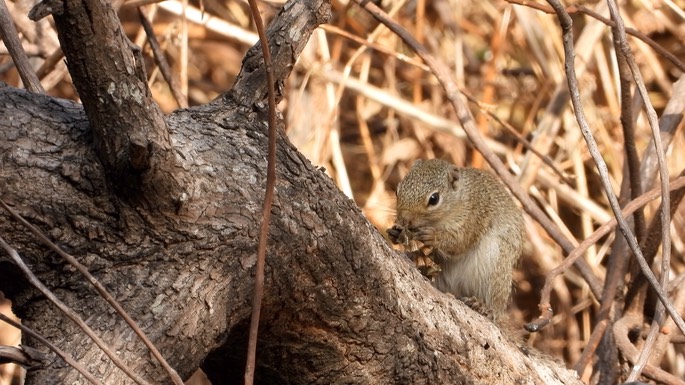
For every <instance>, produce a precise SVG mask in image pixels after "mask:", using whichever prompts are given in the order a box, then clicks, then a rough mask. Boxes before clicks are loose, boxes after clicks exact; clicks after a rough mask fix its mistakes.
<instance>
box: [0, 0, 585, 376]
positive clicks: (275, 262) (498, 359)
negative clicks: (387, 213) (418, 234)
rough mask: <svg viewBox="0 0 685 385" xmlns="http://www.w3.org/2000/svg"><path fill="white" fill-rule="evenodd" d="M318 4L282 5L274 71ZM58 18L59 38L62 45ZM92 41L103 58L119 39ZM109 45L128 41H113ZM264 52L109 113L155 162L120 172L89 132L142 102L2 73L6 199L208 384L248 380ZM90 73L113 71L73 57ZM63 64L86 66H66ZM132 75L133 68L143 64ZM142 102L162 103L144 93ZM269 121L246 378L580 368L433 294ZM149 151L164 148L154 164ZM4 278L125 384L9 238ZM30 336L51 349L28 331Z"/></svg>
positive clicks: (24, 310) (1, 268) (72, 300)
mask: <svg viewBox="0 0 685 385" xmlns="http://www.w3.org/2000/svg"><path fill="white" fill-rule="evenodd" d="M87 1H88V3H87V4H86V2H85V1H84V2H79V1H78V0H67V2H65V4H66V5H65V11H64V13H63V14H62V15H58V16H56V18H65V19H62V20H60V21H59V22H58V24H60V23H63V24H64V25H69V23H70V22H71V21H70V20H69V19H68V17H69V12H71V11H72V10H74V9H76V8H77V7H79V6H83V7H86V8H87V7H94V6H95V7H97V6H98V3H95V1H96V0H87ZM79 4H81V5H79ZM100 5H102V4H100ZM328 12H330V10H329V4H328V3H327V2H325V1H321V0H319V1H315V0H312V1H292V2H290V3H288V4H286V5H285V6H284V8H283V11H282V13H281V14H280V15H279V16H278V18H277V19H276V20H275V21H274V22H273V23H272V25H271V26H270V29H269V31H270V32H269V36H270V45H271V47H272V51H273V52H274V58H275V59H274V62H275V63H276V65H275V73H276V79H278V80H277V81H278V82H279V84H280V83H281V82H282V81H283V80H284V79H285V78H286V77H287V75H288V73H289V72H290V69H291V68H292V66H293V65H294V61H295V60H296V57H297V54H298V53H299V52H300V51H301V49H302V48H303V47H304V44H306V41H307V39H308V37H309V35H310V33H311V31H312V30H313V29H314V28H316V26H317V25H318V24H320V23H322V22H325V20H326V19H327V17H328ZM89 15H90V17H93V18H95V17H109V18H112V17H115V15H114V13H112V12H99V13H98V12H90V13H89ZM96 21H97V20H95V21H93V24H96ZM98 25H100V24H98ZM63 32H64V34H63V35H62V36H61V37H60V39H61V41H62V44H63V47H69V44H67V43H66V42H65V41H66V40H68V39H70V37H69V36H68V33H67V32H66V31H63ZM72 32H74V31H71V30H70V33H72ZM100 48H102V49H103V51H102V52H103V53H102V54H103V55H110V54H111V53H108V52H109V51H107V50H111V49H112V47H111V46H110V47H100ZM64 49H67V48H64ZM119 49H122V50H123V49H130V47H127V46H126V45H125V44H123V43H122V45H120V46H119ZM260 54H261V50H260V49H259V48H258V47H256V48H254V47H253V49H251V50H250V52H249V53H248V55H247V57H246V59H245V60H244V67H243V70H242V71H241V75H240V77H239V79H238V80H237V81H236V86H235V87H234V88H233V89H232V90H231V91H229V92H228V93H226V94H225V95H223V96H222V97H220V98H218V99H217V100H215V101H214V102H212V103H210V104H208V105H205V106H199V107H194V108H190V109H187V110H179V111H177V112H176V113H173V114H171V115H170V116H166V117H162V120H163V122H160V121H158V120H155V119H157V118H154V119H152V120H150V121H149V122H151V123H149V125H148V126H146V127H144V128H141V129H140V130H136V129H135V127H134V128H131V127H124V128H122V125H125V124H126V123H125V122H128V121H129V120H128V119H135V117H132V116H123V117H121V118H117V119H120V120H118V122H119V123H116V122H115V123H113V124H112V126H111V127H110V126H108V127H106V129H107V130H114V133H113V134H112V135H120V132H121V131H117V130H122V129H131V130H132V131H131V132H132V133H133V134H134V135H140V138H139V139H140V140H141V141H142V142H143V143H145V142H146V141H147V142H148V143H152V145H150V146H147V149H148V150H149V152H150V153H149V155H150V157H149V159H153V161H151V162H150V163H149V168H148V169H145V170H137V169H135V167H134V168H133V169H134V170H133V171H131V170H132V169H131V167H129V164H128V163H127V162H130V161H131V158H132V156H131V154H130V153H126V151H124V152H125V154H124V155H121V154H120V153H116V154H114V155H116V156H114V157H111V156H110V155H112V154H111V153H107V151H108V150H107V149H106V147H107V146H99V145H97V143H98V140H100V139H102V138H100V139H98V137H97V135H101V134H102V133H103V132H106V130H105V131H103V129H102V126H103V125H104V126H107V124H109V121H108V120H107V119H105V120H104V121H103V117H102V116H99V117H98V114H100V113H107V114H111V113H114V114H115V115H116V114H118V115H126V114H134V113H135V111H134V109H130V108H128V107H126V105H127V104H126V102H122V103H118V104H117V103H114V104H113V105H112V106H109V108H111V109H112V110H111V111H105V112H103V111H100V110H98V109H97V108H94V109H93V110H88V108H85V109H84V107H83V106H82V105H80V104H77V103H73V102H70V101H65V100H60V99H56V98H51V97H48V96H44V95H36V94H30V93H27V92H25V91H22V90H17V89H13V88H11V87H8V86H4V85H3V86H0V116H4V117H7V119H0V151H1V153H0V197H2V199H3V200H5V201H6V202H7V203H8V204H10V205H11V206H12V207H14V209H15V210H17V211H18V212H19V213H20V214H21V215H23V216H24V217H25V218H27V219H28V220H29V221H30V222H31V223H33V224H35V225H36V226H38V227H39V228H40V229H41V230H42V231H44V232H45V233H46V234H47V235H48V236H49V237H50V238H51V239H52V240H53V241H54V242H55V243H57V244H58V245H59V246H61V247H62V248H64V250H66V251H67V252H69V253H71V254H72V255H74V256H75V257H77V258H78V259H79V260H81V261H82V263H84V264H85V265H87V266H88V268H89V269H90V271H91V272H92V273H93V274H94V275H95V276H96V277H97V279H99V280H100V281H101V282H102V283H103V284H104V285H105V286H106V287H107V288H108V289H109V290H111V291H112V292H113V294H114V295H115V297H116V298H117V299H118V300H119V301H121V303H122V304H123V306H124V308H125V309H127V311H129V312H130V314H131V315H132V316H133V318H134V319H135V320H136V321H137V322H138V323H139V324H140V326H141V327H142V328H143V330H144V331H145V332H146V333H147V335H148V336H149V337H150V338H151V339H152V340H153V341H154V343H155V345H156V346H157V347H158V348H159V349H160V351H161V352H162V354H163V355H164V356H165V357H166V358H167V359H168V360H169V362H170V364H171V365H172V366H173V367H174V368H176V369H177V371H178V372H179V374H180V375H181V376H182V377H184V378H187V377H188V376H190V374H192V373H193V372H194V371H195V370H196V369H197V368H198V367H202V368H203V369H204V370H205V372H206V373H207V374H208V376H209V377H210V379H211V380H212V381H213V383H214V384H233V383H242V370H243V368H244V355H245V350H246V336H247V326H248V324H249V315H250V305H251V299H252V298H251V297H252V284H253V274H254V264H255V259H256V245H257V236H258V229H259V220H260V218H261V215H260V210H261V205H262V199H263V196H264V187H263V186H264V184H265V170H266V163H265V159H266V147H267V146H266V143H267V137H266V132H267V130H266V115H267V114H266V111H265V110H264V107H265V106H266V102H265V101H264V97H265V95H266V84H265V76H264V68H263V66H260V65H259V63H260V60H261V56H260ZM67 57H69V55H67ZM81 64H82V63H81ZM88 69H90V71H91V72H92V71H94V70H102V71H106V69H101V68H99V69H93V68H92V67H87V66H86V67H84V68H83V69H82V70H84V71H87V70H88ZM70 71H72V77H74V78H75V79H76V78H77V77H78V76H79V69H78V68H75V66H70ZM124 72H125V71H124ZM100 75H102V76H104V77H106V76H107V73H106V72H105V73H103V74H100ZM100 75H98V76H100ZM129 75H130V78H129V79H128V81H131V82H132V84H137V83H136V82H137V80H136V79H139V78H138V77H139V76H140V73H137V72H135V71H134V72H132V73H130V74H129ZM122 81H124V80H122ZM84 83H85V84H84ZM95 83H97V81H95ZM75 84H77V87H78V90H79V92H82V89H90V90H91V91H92V92H93V94H92V95H91V96H90V97H89V99H91V98H98V97H99V95H100V93H102V92H104V93H108V92H110V93H111V89H109V88H107V87H104V88H98V86H97V84H90V83H89V80H88V79H86V78H80V81H75ZM79 84H81V86H79ZM89 87H90V88H89ZM133 94H135V95H140V94H138V93H133ZM135 95H134V96H135ZM129 96H130V95H129ZM123 97H124V98H126V97H128V96H123ZM140 100H143V102H144V103H153V102H152V101H151V100H149V99H146V98H143V99H140ZM149 107H150V109H151V110H152V112H151V116H153V117H154V116H156V112H155V109H156V106H154V105H152V104H151V105H150V106H149ZM103 122H104V123H103ZM122 122H123V123H122ZM160 130H161V131H160ZM160 132H161V134H160ZM279 132H282V130H281V131H279ZM279 135H281V136H279V138H278V150H277V174H278V179H277V184H276V196H275V201H274V207H273V211H272V214H273V216H272V224H271V227H270V234H269V236H270V238H269V246H268V251H267V266H266V286H265V301H264V304H263V311H262V320H261V329H260V335H259V336H260V338H259V345H258V351H257V365H258V367H257V378H256V382H257V383H261V384H269V383H278V384H312V383H314V384H493V383H494V384H555V383H565V384H575V383H579V381H578V380H577V379H576V378H575V375H573V374H572V373H571V372H570V371H567V370H566V369H564V368H563V367H561V365H559V364H558V363H554V362H552V361H550V360H549V359H546V358H544V357H540V356H537V355H527V354H524V353H522V352H521V351H520V350H519V348H518V347H517V345H516V344H515V343H512V342H511V341H510V340H509V339H508V338H507V337H506V335H505V333H503V332H502V331H500V330H499V329H498V328H497V327H495V326H494V325H493V324H492V323H490V322H489V321H487V320H486V319H484V318H483V317H481V316H479V315H477V314H475V313H473V312H472V311H471V310H469V309H467V308H465V307H464V306H463V305H462V304H461V303H460V302H458V301H457V300H455V299H454V298H453V297H450V296H448V295H446V294H443V293H439V292H438V291H436V290H435V289H434V288H433V287H432V286H431V285H430V284H429V283H428V282H427V281H426V280H425V279H424V278H423V277H422V276H421V275H420V274H419V273H418V271H417V270H416V269H415V268H414V266H412V265H411V264H410V263H409V262H408V261H407V260H405V259H404V258H403V257H402V256H400V255H398V254H397V253H396V252H394V251H393V250H392V249H391V248H390V247H389V246H388V244H387V243H386V242H385V240H384V239H383V237H382V236H381V235H380V234H379V232H378V231H377V230H376V229H374V228H373V227H372V226H371V225H370V224H369V223H368V222H367V221H366V220H365V219H364V218H363V216H362V215H361V212H360V210H359V209H358V208H357V207H356V206H355V204H354V203H353V202H352V201H351V200H349V199H347V198H346V197H345V196H344V195H343V194H342V193H341V192H340V191H339V190H338V189H337V188H336V186H335V185H334V184H333V183H332V181H331V180H330V179H329V178H328V177H327V176H326V175H325V174H324V173H323V172H322V171H321V170H319V169H317V168H316V167H314V166H312V165H311V164H310V162H309V161H308V160H307V159H305V158H304V157H303V156H302V155H301V154H300V153H299V152H298V151H297V150H296V149H295V148H294V147H293V146H292V145H291V144H290V143H289V141H288V140H287V138H286V137H285V136H282V134H279ZM159 138H162V139H159ZM165 138H166V139H165ZM159 143H162V144H159ZM164 143H167V144H164ZM134 144H135V143H134ZM165 146H166V147H165ZM115 147H116V146H115ZM124 147H126V144H125V145H124ZM134 147H135V146H134ZM117 148H119V149H120V147H117ZM129 149H130V147H129ZM103 152H104V153H105V154H103ZM159 154H161V155H159ZM169 154H171V155H169ZM158 155H159V157H158V159H162V160H161V161H154V158H155V156H158ZM118 156H119V157H118ZM112 159H114V161H112ZM122 159H123V161H122ZM122 162H123V163H122ZM122 165H123V166H122ZM117 167H121V168H120V169H118V171H116V172H114V171H113V170H112V168H117ZM122 170H123V171H122ZM122 173H123V174H122ZM146 173H153V174H154V175H153V177H150V175H152V174H146ZM122 175H123V177H122ZM131 175H133V176H134V177H132V178H131V177H130V176H131ZM122 178H123V179H122ZM165 178H167V179H169V180H164V179H165ZM122 185H123V186H122ZM160 185H161V186H162V187H160ZM180 196H182V197H183V198H182V199H180V198H179V197H180ZM0 235H2V237H4V238H5V239H6V240H7V241H8V242H9V243H10V244H11V245H12V246H13V247H15V248H16V249H17V250H18V251H19V253H20V254H21V255H22V257H23V258H25V260H26V261H27V262H28V264H29V265H30V266H31V267H32V269H33V271H34V272H35V273H36V274H37V275H38V276H39V278H40V279H41V280H42V281H43V282H44V283H45V284H46V285H47V286H48V287H49V288H51V290H53V291H54V292H55V293H56V294H57V295H58V296H59V297H60V298H61V299H62V300H63V301H64V302H65V303H67V304H68V305H69V306H70V307H72V308H73V309H74V310H76V311H77V312H78V313H79V314H80V315H81V316H82V317H83V318H84V319H86V320H87V322H88V324H89V325H91V326H92V327H93V328H94V329H95V330H96V331H97V332H99V333H100V334H101V336H102V337H103V339H105V341H107V342H108V344H110V345H111V346H112V347H113V348H114V350H115V351H117V352H118V353H119V354H120V356H121V357H122V358H123V359H124V360H125V361H126V362H127V363H128V364H129V365H131V366H132V367H133V368H134V369H135V370H136V371H137V372H138V373H140V375H141V376H143V377H144V378H146V379H148V380H149V381H150V382H151V383H153V384H157V383H168V380H167V379H166V377H165V375H164V373H163V372H162V371H161V369H160V367H159V365H157V364H156V362H155V361H153V360H152V359H150V354H149V353H148V352H147V351H146V349H145V347H144V346H143V345H142V343H140V342H139V341H138V339H137V338H136V337H135V335H134V333H133V332H131V331H130V329H129V328H128V327H127V325H126V324H125V323H124V322H123V321H122V320H121V319H119V318H118V317H117V316H115V315H114V314H113V312H112V311H111V310H110V309H109V308H108V306H107V305H106V304H105V302H104V301H103V300H102V299H101V298H99V297H98V296H97V294H95V292H94V291H93V290H92V289H91V288H90V286H89V285H88V284H87V283H86V282H85V280H84V279H83V278H82V277H80V276H78V275H76V274H75V273H74V270H73V269H72V268H70V267H68V266H66V265H65V263H64V262H63V261H61V260H60V259H59V258H58V257H57V256H56V255H54V254H53V253H51V252H49V251H48V250H47V248H46V247H44V246H43V245H41V244H39V242H38V241H37V240H36V239H35V238H34V237H32V236H31V235H30V233H29V232H28V231H27V230H26V229H25V228H22V227H21V226H20V225H19V224H18V223H16V222H15V221H14V220H12V219H11V218H10V217H9V215H8V213H6V212H4V211H0ZM0 290H2V291H3V292H4V293H5V294H6V295H7V296H8V297H9V298H11V299H12V300H13V301H14V309H15V311H16V312H17V313H18V315H19V316H20V317H21V318H22V319H23V321H24V323H25V324H26V325H27V326H29V327H32V328H34V329H35V330H37V331H38V332H39V333H41V334H42V335H43V336H45V337H46V338H47V339H49V340H50V341H52V342H53V343H55V344H57V345H58V346H60V347H61V348H62V349H63V350H65V351H67V352H69V353H70V354H72V355H74V356H75V358H76V359H78V360H79V361H80V362H82V363H83V364H84V365H85V366H86V367H87V368H88V369H89V370H90V371H91V372H92V373H95V374H96V375H97V376H98V377H100V378H101V379H102V380H103V381H104V382H105V383H111V384H128V383H132V381H131V380H130V379H127V378H126V376H125V375H124V374H123V373H122V372H121V371H120V370H119V369H117V368H116V367H115V366H114V365H113V364H111V362H110V361H109V360H108V359H107V358H106V357H105V356H104V354H103V353H102V352H101V351H100V350H99V349H98V348H97V347H96V346H95V345H94V344H93V343H92V342H91V341H90V340H89V339H88V338H87V337H85V336H84V334H83V333H82V332H81V331H80V330H79V329H77V328H76V327H75V326H74V325H73V324H72V323H71V322H69V321H68V320H66V318H65V317H64V316H63V315H62V314H60V313H59V312H58V311H57V310H56V309H55V307H54V306H52V305H51V304H50V303H48V302H47V301H46V299H45V298H44V297H43V296H42V295H40V294H39V293H37V291H35V290H34V289H32V288H31V287H29V285H28V284H27V282H26V280H25V279H24V278H23V277H21V275H20V274H19V273H18V270H17V269H16V268H15V267H14V266H13V265H12V264H11V263H10V262H9V260H8V258H7V256H6V255H5V254H4V252H3V253H0ZM24 343H25V344H28V345H30V346H33V347H36V348H39V349H41V350H43V351H45V350H46V349H45V348H44V347H42V346H39V345H37V344H36V341H32V340H31V339H25V340H24ZM51 357H54V356H51ZM83 381H84V380H83V379H82V378H80V376H79V375H78V374H77V373H76V371H75V370H73V369H71V368H70V367H68V366H66V365H65V364H64V363H63V362H62V361H61V360H59V359H56V358H55V359H50V360H48V361H46V362H45V363H44V365H43V366H42V367H39V368H35V369H32V370H29V372H28V377H27V381H26V383H27V384H56V383H70V384H71V383H83Z"/></svg>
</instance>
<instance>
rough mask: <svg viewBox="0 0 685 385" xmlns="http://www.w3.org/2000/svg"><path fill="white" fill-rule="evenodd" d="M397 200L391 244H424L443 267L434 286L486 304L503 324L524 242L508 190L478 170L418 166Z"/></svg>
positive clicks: (425, 162)
mask: <svg viewBox="0 0 685 385" xmlns="http://www.w3.org/2000/svg"><path fill="white" fill-rule="evenodd" d="M396 194H397V219H396V221H395V224H394V225H393V227H391V228H390V229H388V230H387V233H388V236H389V238H390V240H391V241H392V242H393V243H395V244H404V245H405V246H408V245H409V243H410V242H411V241H418V242H420V243H422V244H423V247H422V249H423V250H426V249H427V250H429V254H428V257H429V258H431V259H432V260H433V261H434V262H435V263H437V264H438V265H439V268H440V271H439V272H438V273H437V274H436V276H435V278H434V280H433V284H434V286H435V287H436V288H437V289H438V290H440V291H443V292H446V293H451V294H453V295H454V296H455V297H457V298H459V299H462V300H464V302H465V303H467V304H468V305H469V306H471V307H472V308H474V309H476V310H479V309H478V308H477V307H478V306H479V305H484V306H485V309H480V310H485V312H486V314H487V315H489V316H490V318H491V319H492V320H494V321H497V320H498V319H500V317H501V316H502V315H503V314H504V313H505V311H506V308H507V304H508V302H509V296H510V294H511V289H512V280H513V277H512V275H513V269H514V266H515V265H516V264H517V262H518V260H519V258H520V256H521V254H522V251H523V243H524V225H523V217H522V215H521V211H520V209H519V208H518V207H517V206H516V204H515V203H514V201H513V199H512V197H511V196H510V195H509V193H508V192H507V191H506V189H505V188H504V186H503V185H502V184H501V183H500V182H499V181H498V180H497V179H496V178H495V177H494V176H492V175H491V174H488V173H486V172H484V171H481V170H478V169H474V168H458V167H456V166H454V165H452V164H450V163H448V162H446V161H443V160H438V159H432V160H417V161H416V162H415V163H414V165H413V166H412V168H411V170H409V173H408V174H407V176H406V177H405V178H404V179H403V180H402V181H401V182H400V183H399V185H398V186H397V191H396ZM419 252H420V251H419ZM415 253H416V252H415ZM411 255H412V254H411V253H410V256H411ZM474 300H475V301H474ZM481 313H482V311H481Z"/></svg>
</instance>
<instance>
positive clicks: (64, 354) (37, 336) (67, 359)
mask: <svg viewBox="0 0 685 385" xmlns="http://www.w3.org/2000/svg"><path fill="white" fill-rule="evenodd" d="M0 244H2V247H3V248H5V246H7V247H9V245H7V244H6V243H5V240H4V239H2V238H1V237H0ZM5 250H7V249H5ZM0 320H2V321H4V322H7V323H8V324H10V325H12V326H13V327H15V328H17V329H19V330H21V332H22V333H24V334H25V335H27V336H30V337H31V338H35V339H36V340H37V341H39V342H40V343H41V344H43V345H45V346H47V347H48V349H50V350H52V351H53V352H55V354H57V355H58V356H60V357H61V358H62V359H63V360H64V362H66V363H67V364H69V365H70V366H71V367H72V368H74V369H76V370H77V371H78V372H79V373H81V375H82V376H83V377H85V378H86V380H88V381H89V382H90V383H91V384H95V385H104V384H103V383H102V382H101V381H100V380H98V379H97V378H96V377H95V376H93V375H92V374H90V372H88V370H86V368H84V367H83V365H81V364H79V363H78V362H76V360H74V358H72V357H71V355H69V353H67V352H65V351H63V350H62V349H60V348H58V347H57V346H55V345H53V344H52V343H51V342H50V341H48V340H46V339H45V338H43V336H41V335H40V334H38V333H36V332H34V331H33V330H31V328H28V327H26V326H24V325H22V324H20V323H18V322H15V321H14V320H13V319H11V318H10V317H8V316H6V315H4V314H2V313H0Z"/></svg>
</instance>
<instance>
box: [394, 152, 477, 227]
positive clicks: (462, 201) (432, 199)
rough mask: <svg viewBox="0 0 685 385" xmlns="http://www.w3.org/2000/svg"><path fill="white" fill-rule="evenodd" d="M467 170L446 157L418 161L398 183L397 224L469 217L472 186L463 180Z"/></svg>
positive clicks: (437, 223)
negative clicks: (468, 208)
mask: <svg viewBox="0 0 685 385" xmlns="http://www.w3.org/2000/svg"><path fill="white" fill-rule="evenodd" d="M463 170H464V169H459V168H457V167H456V166H454V165H452V164H450V163H448V162H445V161H444V160H439V159H431V160H417V161H416V162H415V163H414V165H413V166H412V168H411V170H409V173H408V174H407V176H406V177H405V178H404V179H403V180H402V181H401V182H400V184H399V185H397V191H396V194H397V223H398V224H400V225H402V226H403V227H407V228H419V227H422V226H426V225H430V226H434V227H441V226H440V225H441V224H443V223H445V222H446V221H451V222H453V221H455V220H458V219H459V218H458V217H459V216H463V217H467V215H468V212H467V211H465V210H464V209H466V208H467V207H466V206H468V201H470V200H471V199H469V198H468V195H469V194H470V189H469V188H468V183H464V180H463V179H464V176H467V175H466V174H464V172H463Z"/></svg>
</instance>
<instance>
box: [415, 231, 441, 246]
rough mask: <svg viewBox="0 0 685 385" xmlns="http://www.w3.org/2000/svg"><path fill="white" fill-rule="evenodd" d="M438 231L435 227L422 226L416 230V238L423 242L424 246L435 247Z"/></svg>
mask: <svg viewBox="0 0 685 385" xmlns="http://www.w3.org/2000/svg"><path fill="white" fill-rule="evenodd" d="M437 238H438V232H437V231H436V230H435V227H421V228H420V229H418V230H416V231H415V232H414V240H416V241H419V242H421V243H423V245H424V246H426V247H429V248H433V247H435V245H436V243H437Z"/></svg>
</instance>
